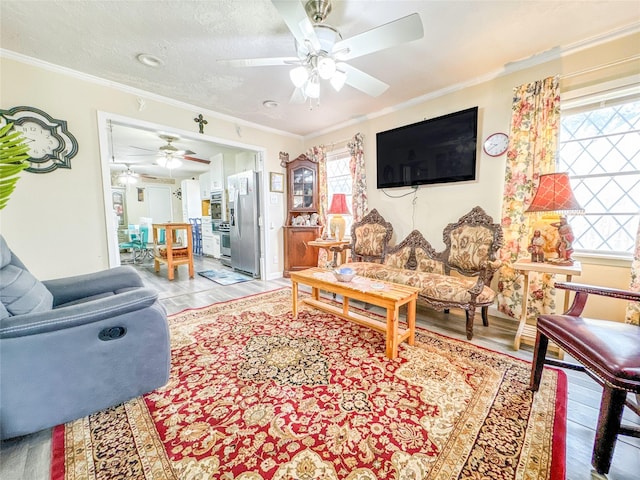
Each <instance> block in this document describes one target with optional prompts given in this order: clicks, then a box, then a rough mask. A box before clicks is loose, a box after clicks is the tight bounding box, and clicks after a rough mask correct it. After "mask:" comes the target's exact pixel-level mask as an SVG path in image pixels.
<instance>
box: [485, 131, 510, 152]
mask: <svg viewBox="0 0 640 480" xmlns="http://www.w3.org/2000/svg"><path fill="white" fill-rule="evenodd" d="M508 147H509V135H507V134H506V133H500V132H499V133H492V134H491V135H489V136H488V137H487V139H486V140H485V141H484V143H483V144H482V149H483V150H484V153H486V154H487V155H489V156H490V157H499V156H500V155H502V154H503V153H504V152H506V151H507V148H508Z"/></svg>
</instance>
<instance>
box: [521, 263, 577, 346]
mask: <svg viewBox="0 0 640 480" xmlns="http://www.w3.org/2000/svg"><path fill="white" fill-rule="evenodd" d="M513 268H514V269H515V270H517V271H519V272H521V273H522V274H523V275H524V288H523V289H522V298H523V302H522V314H521V315H520V324H519V325H518V331H517V332H516V338H515V340H514V341H513V348H514V350H519V349H520V343H528V344H531V345H535V343H536V323H535V322H536V321H537V319H534V323H533V324H528V323H527V302H528V300H529V272H538V273H551V274H554V275H565V276H566V278H567V282H570V281H571V277H573V276H574V275H577V276H580V274H582V265H581V264H580V262H573V265H556V264H553V263H542V262H532V261H531V260H518V261H517V262H515V263H514V264H513ZM568 308H569V290H566V291H565V294H564V310H563V312H564V311H566V310H567V309H568ZM549 348H550V349H554V350H555V351H556V352H557V353H558V358H560V359H562V358H563V357H564V353H563V351H562V350H561V349H560V348H559V347H557V346H555V345H552V344H549Z"/></svg>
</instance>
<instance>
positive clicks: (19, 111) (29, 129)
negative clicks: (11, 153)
mask: <svg viewBox="0 0 640 480" xmlns="http://www.w3.org/2000/svg"><path fill="white" fill-rule="evenodd" d="M0 117H2V122H1V124H2V125H5V124H7V123H13V129H14V130H17V131H20V132H22V133H23V134H24V136H25V137H26V138H27V143H28V144H29V147H30V149H29V155H30V158H29V162H30V163H31V166H30V167H29V168H27V169H25V170H26V171H27V172H32V173H47V172H52V171H54V170H55V169H56V168H71V159H72V158H73V157H74V156H75V155H76V153H78V142H77V140H76V138H75V137H74V136H73V135H71V133H70V132H69V130H67V122H66V121H64V120H57V119H55V118H53V117H51V116H50V115H48V114H47V113H45V112H43V111H42V110H39V109H37V108H34V107H13V108H10V109H9V110H0Z"/></svg>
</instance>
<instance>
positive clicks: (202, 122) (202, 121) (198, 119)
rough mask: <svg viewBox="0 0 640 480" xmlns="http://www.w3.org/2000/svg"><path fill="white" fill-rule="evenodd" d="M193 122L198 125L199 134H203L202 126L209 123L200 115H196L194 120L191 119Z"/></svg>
mask: <svg viewBox="0 0 640 480" xmlns="http://www.w3.org/2000/svg"><path fill="white" fill-rule="evenodd" d="M193 121H194V122H196V123H197V124H198V131H199V132H200V133H204V126H205V125H206V124H207V123H209V122H207V121H206V120H205V119H204V117H203V116H202V114H200V115H198V116H197V117H196V118H194V119H193Z"/></svg>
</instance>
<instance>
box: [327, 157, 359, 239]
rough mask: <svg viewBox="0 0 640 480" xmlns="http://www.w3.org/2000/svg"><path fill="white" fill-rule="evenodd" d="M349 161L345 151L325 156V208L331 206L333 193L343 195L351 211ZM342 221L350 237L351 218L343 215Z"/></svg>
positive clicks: (349, 158)
mask: <svg viewBox="0 0 640 480" xmlns="http://www.w3.org/2000/svg"><path fill="white" fill-rule="evenodd" d="M350 161H351V154H350V153H349V151H348V150H346V149H342V150H339V151H336V152H331V153H329V154H327V202H328V205H327V207H330V206H331V198H332V197H333V194H334V193H344V194H345V195H346V196H347V205H349V209H350V210H351V205H352V188H353V179H352V178H351V170H350V169H349V162H350ZM344 219H345V220H346V222H347V225H346V228H345V235H350V232H351V222H352V220H353V217H352V216H351V215H345V216H344Z"/></svg>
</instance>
